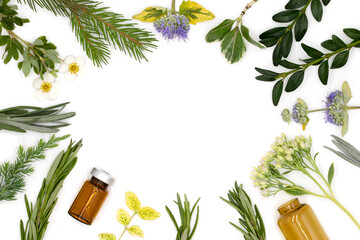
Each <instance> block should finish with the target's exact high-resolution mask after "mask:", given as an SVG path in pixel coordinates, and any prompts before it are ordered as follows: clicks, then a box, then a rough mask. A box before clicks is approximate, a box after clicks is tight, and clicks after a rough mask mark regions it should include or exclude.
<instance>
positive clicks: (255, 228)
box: [220, 182, 266, 240]
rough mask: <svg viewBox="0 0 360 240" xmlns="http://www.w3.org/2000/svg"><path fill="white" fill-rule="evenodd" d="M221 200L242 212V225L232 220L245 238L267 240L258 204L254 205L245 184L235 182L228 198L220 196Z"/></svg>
mask: <svg viewBox="0 0 360 240" xmlns="http://www.w3.org/2000/svg"><path fill="white" fill-rule="evenodd" d="M220 198H221V200H223V201H224V202H226V203H227V204H229V205H230V206H232V207H233V208H235V209H236V210H237V211H238V213H239V214H240V218H239V223H240V226H237V225H236V224H234V223H232V222H230V224H231V225H232V226H233V227H235V228H236V229H237V230H239V231H240V232H241V233H242V234H243V235H244V239H245V240H265V239H266V232H265V226H264V222H263V220H262V217H261V214H260V212H259V209H258V207H257V206H256V204H255V205H254V206H253V205H252V203H251V199H250V197H249V195H248V194H247V193H246V192H245V190H244V189H243V185H242V184H241V185H238V183H237V182H235V187H234V188H233V189H232V190H229V193H228V200H227V199H225V198H223V197H220Z"/></svg>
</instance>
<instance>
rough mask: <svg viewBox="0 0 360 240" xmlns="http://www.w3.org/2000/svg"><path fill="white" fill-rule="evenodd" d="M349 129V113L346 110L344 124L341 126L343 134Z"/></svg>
mask: <svg viewBox="0 0 360 240" xmlns="http://www.w3.org/2000/svg"><path fill="white" fill-rule="evenodd" d="M348 130H349V114H348V113H347V112H345V114H344V125H343V126H342V128H341V136H345V134H346V133H347V132H348Z"/></svg>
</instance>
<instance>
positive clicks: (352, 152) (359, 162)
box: [325, 135, 360, 168]
mask: <svg viewBox="0 0 360 240" xmlns="http://www.w3.org/2000/svg"><path fill="white" fill-rule="evenodd" d="M331 136H332V137H333V138H334V139H333V140H332V143H333V144H334V145H335V146H336V147H337V148H338V149H339V150H340V151H337V150H334V149H332V148H330V147H325V148H326V149H329V150H330V151H332V152H333V153H335V154H336V155H338V156H339V157H341V158H342V159H344V160H346V161H348V162H349V163H351V164H353V165H355V166H357V167H359V168H360V151H359V150H357V149H356V148H355V147H354V146H353V145H351V144H350V143H348V142H347V141H345V140H344V139H341V138H339V137H337V136H334V135H331Z"/></svg>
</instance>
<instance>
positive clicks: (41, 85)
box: [33, 56, 85, 101]
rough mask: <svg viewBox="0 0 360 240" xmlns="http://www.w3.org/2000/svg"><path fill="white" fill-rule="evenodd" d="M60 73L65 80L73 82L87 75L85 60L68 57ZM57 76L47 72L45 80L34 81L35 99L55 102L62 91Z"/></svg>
mask: <svg viewBox="0 0 360 240" xmlns="http://www.w3.org/2000/svg"><path fill="white" fill-rule="evenodd" d="M59 72H60V73H63V74H64V77H65V80H66V81H68V82H73V81H74V80H75V79H76V78H77V77H82V76H83V75H84V74H85V58H83V57H74V56H67V57H66V58H65V59H64V60H62V63H61V65H60V67H59ZM55 76H56V75H52V74H50V73H48V72H46V73H45V74H44V75H43V78H40V77H38V78H36V79H34V81H33V87H34V89H35V97H36V98H37V99H38V100H40V101H43V100H46V99H47V100H54V99H55V98H56V97H57V96H58V94H59V92H60V91H61V84H60V83H59V81H57V80H56V77H55Z"/></svg>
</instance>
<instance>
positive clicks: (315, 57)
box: [256, 28, 360, 106]
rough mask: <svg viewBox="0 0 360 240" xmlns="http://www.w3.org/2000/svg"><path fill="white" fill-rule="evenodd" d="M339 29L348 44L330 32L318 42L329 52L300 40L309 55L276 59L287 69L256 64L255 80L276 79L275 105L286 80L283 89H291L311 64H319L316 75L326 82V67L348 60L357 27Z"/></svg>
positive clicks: (358, 36) (357, 39) (359, 35)
mask: <svg viewBox="0 0 360 240" xmlns="http://www.w3.org/2000/svg"><path fill="white" fill-rule="evenodd" d="M343 31H344V33H345V34H346V35H347V36H348V37H349V38H350V39H352V41H351V42H350V43H348V44H346V43H345V42H344V41H343V40H341V39H340V38H339V37H338V36H336V35H333V36H332V38H331V39H329V40H326V41H324V42H322V43H321V46H322V47H323V48H325V49H327V50H329V51H330V52H327V53H323V52H321V51H320V50H318V49H315V48H313V47H310V46H308V45H306V44H302V45H301V46H302V48H303V50H304V51H305V53H306V54H307V55H308V56H309V58H307V59H303V60H302V61H303V63H293V62H290V61H287V60H280V61H279V65H281V66H283V67H285V68H287V69H289V71H285V72H282V73H278V72H273V71H270V70H267V69H262V68H256V71H258V72H259V73H260V74H261V75H259V76H257V77H256V79H257V80H260V81H265V82H274V81H276V83H275V85H274V88H273V92H272V99H273V104H274V105H275V106H276V105H277V104H278V103H279V100H280V97H281V95H282V93H283V90H284V84H285V81H286V80H287V83H286V87H285V91H286V92H293V91H295V90H296V89H298V88H299V87H300V85H301V84H302V82H303V80H304V78H305V73H306V70H307V69H308V68H309V67H311V66H317V65H319V68H318V76H319V79H320V81H321V82H322V84H324V85H326V84H327V83H328V79H329V73H330V69H338V68H342V67H343V66H345V65H346V63H347V62H348V60H349V56H350V51H351V50H352V49H353V48H359V47H360V31H359V30H357V29H354V28H345V29H344V30H343ZM332 58H333V60H332V63H331V64H330V59H332Z"/></svg>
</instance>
